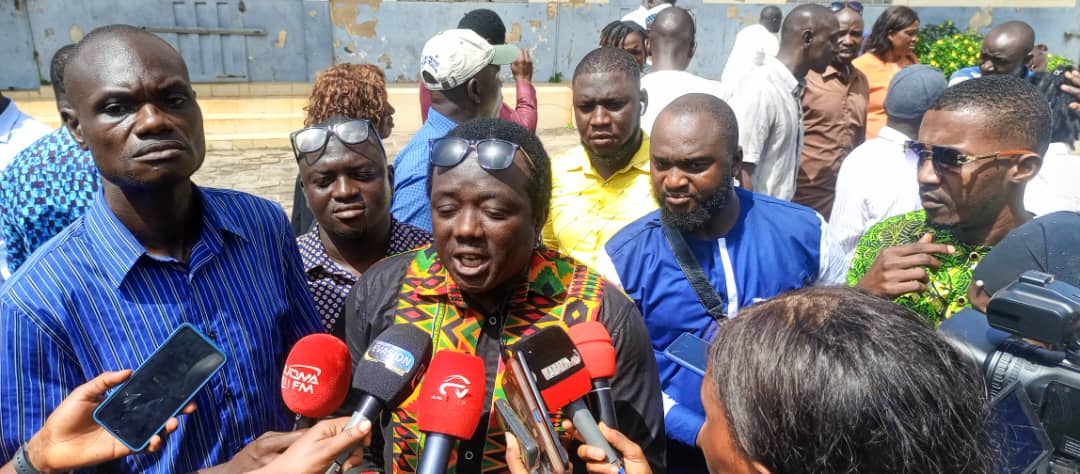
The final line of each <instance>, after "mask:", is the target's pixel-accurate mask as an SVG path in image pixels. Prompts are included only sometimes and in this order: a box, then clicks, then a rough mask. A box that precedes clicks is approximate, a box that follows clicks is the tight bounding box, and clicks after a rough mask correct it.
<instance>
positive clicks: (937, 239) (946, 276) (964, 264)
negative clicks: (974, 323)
mask: <svg viewBox="0 0 1080 474" xmlns="http://www.w3.org/2000/svg"><path fill="white" fill-rule="evenodd" d="M927 232H931V233H933V234H934V243H939V244H948V245H952V246H953V247H955V248H956V253H954V254H952V255H941V254H937V255H934V257H935V258H937V259H938V260H940V261H941V268H939V269H938V270H936V271H934V270H931V269H927V271H928V272H929V273H930V285H929V288H928V289H927V290H926V291H919V292H911V293H906V294H903V295H900V296H898V297H897V298H896V300H895V301H896V302H897V303H899V304H900V305H903V306H906V307H908V308H910V309H912V310H914V311H915V312H916V313H919V314H920V315H922V316H923V317H924V318H926V320H927V321H929V322H932V323H934V325H935V326H936V325H938V324H941V322H942V321H944V320H945V319H946V318H948V317H950V316H952V315H953V313H956V312H957V311H960V310H962V309H964V308H968V307H970V306H971V302H970V301H968V296H967V294H968V285H969V284H971V274H972V272H973V271H974V270H975V265H977V264H978V263H979V260H981V259H982V258H983V257H984V256H986V254H987V253H988V252H990V247H986V246H981V245H969V244H965V243H963V242H960V241H959V240H957V239H956V237H954V236H953V235H952V234H951V233H950V232H949V231H948V230H946V229H939V228H934V227H931V226H930V225H929V224H927V223H926V211H923V210H919V211H914V212H909V213H907V214H901V215H899V216H894V217H890V218H888V219H885V220H883V221H881V222H879V223H877V224H875V225H874V226H872V227H870V229H868V230H867V231H866V233H865V234H863V236H862V239H860V240H859V244H858V246H856V247H855V257H854V258H853V259H852V262H851V270H850V271H849V272H848V278H847V279H848V284H849V285H851V286H855V284H856V283H858V282H859V280H860V279H862V277H863V275H866V271H867V270H869V269H870V266H871V265H873V264H874V260H875V259H877V256H878V254H879V253H880V252H881V251H882V250H883V249H886V248H889V247H895V246H898V245H905V244H912V243H915V242H917V241H918V240H919V238H920V237H922V236H923V235H924V234H926V233H927Z"/></svg>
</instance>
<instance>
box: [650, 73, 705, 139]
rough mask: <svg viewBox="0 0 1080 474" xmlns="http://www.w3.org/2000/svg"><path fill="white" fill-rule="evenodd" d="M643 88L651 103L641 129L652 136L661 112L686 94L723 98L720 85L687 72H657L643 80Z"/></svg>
mask: <svg viewBox="0 0 1080 474" xmlns="http://www.w3.org/2000/svg"><path fill="white" fill-rule="evenodd" d="M641 88H642V89H645V92H646V93H647V94H648V97H649V103H648V105H647V106H646V107H645V113H644V114H642V115H641V128H642V129H644V130H645V132H647V133H649V134H650V135H652V127H653V122H655V121H656V116H657V115H660V111H661V110H664V107H667V106H668V104H671V103H672V102H673V101H675V99H678V98H679V97H682V96H684V95H686V94H693V93H702V94H711V95H714V96H716V97H720V98H723V90H722V89H721V88H720V83H719V82H716V81H711V80H709V79H705V78H704V77H700V76H695V75H693V74H690V73H688V72H686V71H655V72H650V73H648V74H646V75H645V76H643V77H642V78H641Z"/></svg>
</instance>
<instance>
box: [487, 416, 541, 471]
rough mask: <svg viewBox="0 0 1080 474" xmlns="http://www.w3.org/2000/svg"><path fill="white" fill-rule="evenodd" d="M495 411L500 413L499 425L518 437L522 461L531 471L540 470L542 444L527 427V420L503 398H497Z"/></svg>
mask: <svg viewBox="0 0 1080 474" xmlns="http://www.w3.org/2000/svg"><path fill="white" fill-rule="evenodd" d="M495 411H496V412H497V413H498V414H499V427H500V428H502V430H503V431H505V432H507V433H511V434H513V435H514V437H515V438H517V442H518V451H520V452H521V463H522V464H524V465H525V468H526V469H528V470H529V472H537V471H539V470H540V446H539V445H537V444H536V438H533V435H532V433H530V432H529V428H527V427H525V422H523V421H521V418H520V417H518V415H517V413H514V409H513V408H510V404H509V403H507V402H506V400H504V399H502V398H499V399H497V400H495Z"/></svg>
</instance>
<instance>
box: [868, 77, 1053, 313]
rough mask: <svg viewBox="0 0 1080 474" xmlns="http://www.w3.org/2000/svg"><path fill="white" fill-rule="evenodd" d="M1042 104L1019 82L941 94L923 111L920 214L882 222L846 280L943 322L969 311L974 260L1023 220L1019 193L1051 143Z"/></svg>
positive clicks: (917, 148)
mask: <svg viewBox="0 0 1080 474" xmlns="http://www.w3.org/2000/svg"><path fill="white" fill-rule="evenodd" d="M1050 130H1051V129H1050V109H1049V106H1048V105H1047V103H1046V99H1045V98H1044V97H1043V96H1042V94H1040V93H1039V92H1038V91H1037V90H1036V89H1035V88H1034V87H1032V86H1030V85H1028V84H1027V83H1026V82H1024V80H1023V79H1020V78H1019V77H1016V76H1012V75H994V76H986V77H982V78H978V79H972V80H969V81H965V82H962V83H960V84H957V85H955V86H952V87H950V88H948V89H946V90H945V92H944V93H943V94H942V96H941V98H940V99H938V101H937V103H936V104H935V105H934V106H933V107H931V108H930V110H929V111H927V112H926V115H925V116H924V117H923V121H922V126H921V127H920V128H919V141H909V142H907V144H906V147H907V150H908V153H911V154H913V155H915V156H918V160H919V168H918V170H919V171H918V181H919V196H920V197H921V199H922V207H923V209H921V210H918V211H914V212H909V213H907V214H901V215H899V216H895V217H892V218H889V219H885V220H884V221H881V222H880V223H878V224H876V225H874V226H873V227H871V228H870V229H869V230H867V231H866V233H865V234H864V235H863V237H862V239H861V240H860V241H859V244H858V246H857V247H856V248H855V256H854V259H853V260H852V263H851V271H850V273H849V274H848V283H849V284H852V285H856V286H858V287H860V288H863V289H865V290H868V291H870V292H871V293H874V294H876V295H878V296H881V297H884V298H889V299H894V300H895V301H896V302H897V303H899V304H901V305H904V306H907V307H909V308H911V309H913V310H915V311H916V312H917V313H919V314H921V315H922V316H923V317H924V318H925V319H926V320H927V321H929V322H932V323H934V324H939V323H941V321H942V320H944V319H945V318H948V317H949V316H951V315H952V314H953V313H955V312H957V311H959V310H961V309H964V308H966V307H968V306H970V301H969V300H968V285H969V284H970V283H971V279H972V272H973V270H974V268H975V265H976V264H978V262H979V260H981V259H982V257H983V256H984V255H986V254H987V253H988V252H989V251H990V248H991V247H993V246H994V245H995V244H997V243H998V242H999V241H1000V240H1001V239H1003V238H1004V237H1005V235H1006V234H1008V233H1009V232H1010V231H1011V230H1013V229H1015V228H1017V227H1019V226H1021V225H1023V224H1024V223H1025V222H1027V221H1029V220H1031V214H1030V213H1028V212H1027V211H1026V210H1025V209H1024V188H1025V186H1026V185H1027V182H1028V181H1030V180H1031V179H1032V178H1034V177H1035V175H1036V174H1038V172H1039V169H1040V168H1041V167H1042V156H1043V155H1044V154H1045V153H1046V150H1047V148H1048V147H1049V145H1050Z"/></svg>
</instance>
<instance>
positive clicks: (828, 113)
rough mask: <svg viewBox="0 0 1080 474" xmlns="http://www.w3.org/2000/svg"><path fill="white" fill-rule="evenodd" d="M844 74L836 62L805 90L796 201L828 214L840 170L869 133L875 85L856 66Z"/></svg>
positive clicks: (810, 76) (811, 78)
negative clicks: (868, 116)
mask: <svg viewBox="0 0 1080 474" xmlns="http://www.w3.org/2000/svg"><path fill="white" fill-rule="evenodd" d="M848 69H849V72H848V73H846V74H845V73H843V72H841V71H840V70H839V69H836V68H835V67H833V66H832V65H829V67H828V68H827V69H826V70H825V73H824V74H818V73H816V72H814V71H810V72H808V73H807V74H806V92H805V93H804V94H803V99H802V108H803V127H804V129H805V137H806V141H805V142H803V150H802V159H801V160H800V161H799V175H798V177H797V178H796V185H795V199H794V200H795V202H797V203H799V204H802V205H804V206H809V207H812V208H814V210H815V211H818V212H819V213H821V215H823V216H826V217H828V215H829V213H830V212H832V205H833V194H834V193H835V192H836V174H837V173H838V172H839V171H840V164H841V163H843V161H844V157H846V156H847V155H848V153H851V150H852V149H854V148H855V147H856V146H858V145H859V144H860V143H862V142H863V139H864V137H865V136H866V104H867V101H868V100H869V97H870V85H869V83H868V82H867V80H866V75H865V74H863V73H862V72H861V71H859V70H858V69H855V68H854V67H850V66H849V67H848Z"/></svg>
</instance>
